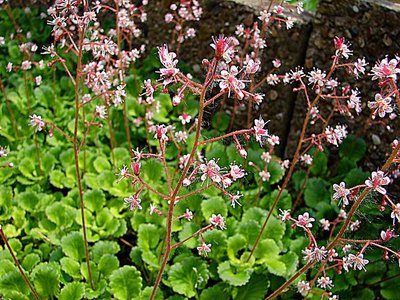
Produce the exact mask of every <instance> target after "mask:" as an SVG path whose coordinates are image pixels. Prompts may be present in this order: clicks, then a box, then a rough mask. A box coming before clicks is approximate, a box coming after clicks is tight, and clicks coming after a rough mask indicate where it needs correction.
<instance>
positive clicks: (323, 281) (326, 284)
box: [317, 276, 333, 289]
mask: <svg viewBox="0 0 400 300" xmlns="http://www.w3.org/2000/svg"><path fill="white" fill-rule="evenodd" d="M317 286H318V287H320V288H322V289H326V288H328V289H331V288H332V287H333V281H332V279H330V278H329V277H328V276H322V277H320V278H318V280H317Z"/></svg>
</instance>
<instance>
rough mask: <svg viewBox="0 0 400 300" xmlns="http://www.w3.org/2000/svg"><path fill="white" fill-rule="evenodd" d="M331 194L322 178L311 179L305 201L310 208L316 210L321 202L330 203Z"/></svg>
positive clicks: (305, 193)
mask: <svg viewBox="0 0 400 300" xmlns="http://www.w3.org/2000/svg"><path fill="white" fill-rule="evenodd" d="M329 200H330V192H329V190H328V189H327V184H326V182H325V181H324V180H323V179H321V178H311V179H309V180H308V181H307V185H306V189H305V190H304V201H305V202H306V204H307V206H308V207H313V208H315V207H316V206H317V205H318V203H320V202H329Z"/></svg>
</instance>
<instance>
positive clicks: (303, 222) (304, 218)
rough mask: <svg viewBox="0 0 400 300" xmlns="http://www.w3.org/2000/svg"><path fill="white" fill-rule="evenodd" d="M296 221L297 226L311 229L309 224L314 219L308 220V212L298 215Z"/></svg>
mask: <svg viewBox="0 0 400 300" xmlns="http://www.w3.org/2000/svg"><path fill="white" fill-rule="evenodd" d="M297 220H298V221H297V222H296V224H297V225H299V226H303V227H308V228H311V227H312V224H311V223H312V222H314V221H315V219H314V218H310V215H309V214H308V212H305V213H304V214H302V215H299V216H298V217H297Z"/></svg>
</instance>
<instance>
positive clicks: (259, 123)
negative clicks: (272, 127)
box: [253, 116, 269, 144]
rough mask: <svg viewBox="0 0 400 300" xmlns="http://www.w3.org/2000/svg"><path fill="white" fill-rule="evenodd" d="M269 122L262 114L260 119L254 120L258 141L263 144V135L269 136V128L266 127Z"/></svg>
mask: <svg viewBox="0 0 400 300" xmlns="http://www.w3.org/2000/svg"><path fill="white" fill-rule="evenodd" d="M266 124H267V122H265V121H264V120H263V119H262V118H261V116H260V118H259V119H258V120H254V127H253V129H254V135H255V137H256V141H257V142H259V143H260V144H262V142H263V137H269V134H268V129H264V127H265V125H266Z"/></svg>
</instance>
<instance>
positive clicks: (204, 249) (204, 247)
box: [197, 242, 211, 256]
mask: <svg viewBox="0 0 400 300" xmlns="http://www.w3.org/2000/svg"><path fill="white" fill-rule="evenodd" d="M197 251H199V255H202V254H204V256H207V255H208V253H210V252H211V244H206V243H204V242H203V243H202V244H201V246H199V247H197Z"/></svg>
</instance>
